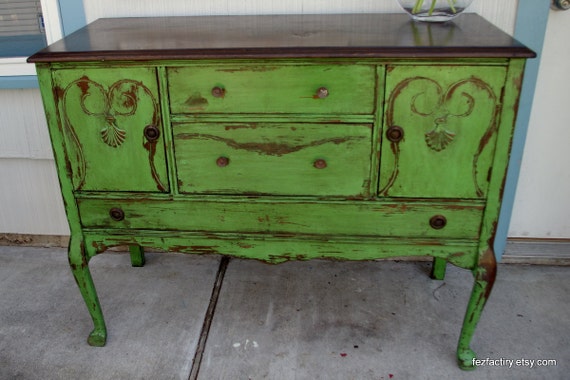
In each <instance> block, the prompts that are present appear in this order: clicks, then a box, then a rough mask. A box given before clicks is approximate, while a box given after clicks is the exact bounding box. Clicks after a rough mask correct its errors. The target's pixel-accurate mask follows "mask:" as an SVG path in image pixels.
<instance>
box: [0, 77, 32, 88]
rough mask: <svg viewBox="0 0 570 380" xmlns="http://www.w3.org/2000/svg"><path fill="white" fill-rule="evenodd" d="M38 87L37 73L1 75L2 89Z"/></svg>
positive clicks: (0, 85) (0, 86) (0, 83)
mask: <svg viewBox="0 0 570 380" xmlns="http://www.w3.org/2000/svg"><path fill="white" fill-rule="evenodd" d="M38 87H39V85H38V77H37V76H35V75H21V76H9V77H0V89H14V88H38Z"/></svg>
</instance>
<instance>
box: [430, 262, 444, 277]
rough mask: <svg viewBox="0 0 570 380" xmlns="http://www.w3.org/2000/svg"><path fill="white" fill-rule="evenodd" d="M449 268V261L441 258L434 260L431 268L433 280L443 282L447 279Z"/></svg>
mask: <svg viewBox="0 0 570 380" xmlns="http://www.w3.org/2000/svg"><path fill="white" fill-rule="evenodd" d="M446 266H447V261H445V260H444V259H441V258H439V257H434V258H433V264H432V267H431V278H433V279H434V280H443V279H444V278H445V268H446Z"/></svg>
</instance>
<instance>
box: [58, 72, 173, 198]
mask: <svg viewBox="0 0 570 380" xmlns="http://www.w3.org/2000/svg"><path fill="white" fill-rule="evenodd" d="M53 86H54V93H55V94H56V96H57V97H56V102H57V105H58V112H59V115H60V120H61V123H62V128H63V133H64V140H65V146H66V149H67V155H68V157H69V159H70V162H69V163H70V166H71V169H72V171H73V177H72V178H73V185H74V188H75V189H76V190H83V191H102V190H106V191H168V177H167V176H166V160H165V154H164V145H163V139H162V138H160V137H159V139H158V141H156V142H149V141H147V140H146V139H145V138H144V135H143V133H144V128H145V127H146V126H147V125H155V126H157V127H158V128H159V129H161V128H162V123H161V115H160V107H159V103H158V101H159V96H158V86H157V82H156V70H155V69H154V68H115V69H113V70H106V69H94V68H90V69H85V70H82V69H74V70H63V69H62V70H55V71H54V72H53Z"/></svg>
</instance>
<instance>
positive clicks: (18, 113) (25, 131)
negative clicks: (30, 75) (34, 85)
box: [0, 89, 53, 159]
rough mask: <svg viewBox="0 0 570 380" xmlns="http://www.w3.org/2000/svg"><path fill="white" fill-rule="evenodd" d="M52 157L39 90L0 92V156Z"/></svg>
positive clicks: (0, 157)
mask: <svg viewBox="0 0 570 380" xmlns="http://www.w3.org/2000/svg"><path fill="white" fill-rule="evenodd" d="M7 157H9V158H17V157H20V158H39V159H50V158H52V157H53V155H52V151H51V146H50V142H49V134H48V131H47V124H46V121H45V116H44V109H43V106H42V98H41V96H40V91H39V90H37V89H18V90H1V91H0V159H2V158H7Z"/></svg>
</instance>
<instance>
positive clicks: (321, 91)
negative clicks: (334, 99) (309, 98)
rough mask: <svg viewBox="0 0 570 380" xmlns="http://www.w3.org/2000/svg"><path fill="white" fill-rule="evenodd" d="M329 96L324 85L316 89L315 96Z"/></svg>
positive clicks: (322, 97) (320, 97)
mask: <svg viewBox="0 0 570 380" xmlns="http://www.w3.org/2000/svg"><path fill="white" fill-rule="evenodd" d="M327 96H329V90H328V88H326V87H321V88H319V89H318V90H317V98H319V99H324V98H326V97H327Z"/></svg>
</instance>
